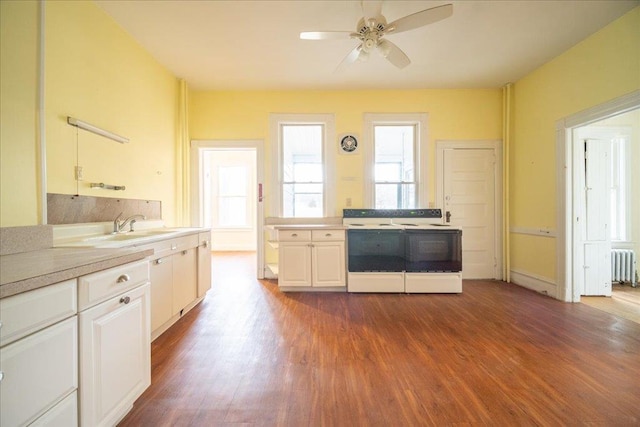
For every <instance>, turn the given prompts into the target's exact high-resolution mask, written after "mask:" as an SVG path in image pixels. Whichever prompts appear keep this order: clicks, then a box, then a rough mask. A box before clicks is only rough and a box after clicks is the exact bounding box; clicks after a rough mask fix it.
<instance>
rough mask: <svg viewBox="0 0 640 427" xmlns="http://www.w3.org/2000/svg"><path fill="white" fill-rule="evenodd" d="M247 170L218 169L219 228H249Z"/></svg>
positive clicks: (236, 168) (231, 167)
mask: <svg viewBox="0 0 640 427" xmlns="http://www.w3.org/2000/svg"><path fill="white" fill-rule="evenodd" d="M247 195H248V182H247V168H246V167H244V166H220V167H219V168H218V224H217V226H219V227H248V226H249V224H248V218H247V210H248V208H247V202H248V199H247Z"/></svg>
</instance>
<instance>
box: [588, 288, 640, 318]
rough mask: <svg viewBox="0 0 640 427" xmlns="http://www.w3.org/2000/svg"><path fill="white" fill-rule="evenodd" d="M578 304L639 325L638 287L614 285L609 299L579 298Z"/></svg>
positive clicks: (639, 302)
mask: <svg viewBox="0 0 640 427" xmlns="http://www.w3.org/2000/svg"><path fill="white" fill-rule="evenodd" d="M580 302H582V303H584V304H587V305H588V306H590V307H594V308H597V309H599V310H602V311H606V312H607V313H611V314H615V315H616V316H619V317H624V318H625V319H629V320H631V321H633V322H636V323H640V287H635V288H633V287H631V285H628V284H625V285H621V284H619V283H614V284H613V286H612V289H611V297H584V296H583V297H581V298H580Z"/></svg>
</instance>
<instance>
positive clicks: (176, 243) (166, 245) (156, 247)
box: [140, 233, 211, 260]
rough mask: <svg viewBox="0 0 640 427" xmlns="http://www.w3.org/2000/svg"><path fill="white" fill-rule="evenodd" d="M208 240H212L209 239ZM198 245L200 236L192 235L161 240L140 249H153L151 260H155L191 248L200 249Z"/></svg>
mask: <svg viewBox="0 0 640 427" xmlns="http://www.w3.org/2000/svg"><path fill="white" fill-rule="evenodd" d="M207 234H208V233H207ZM208 240H211V239H210V238H209V239H208ZM198 244H199V239H198V234H190V235H188V236H184V237H177V238H174V239H166V240H160V241H157V242H154V243H149V244H147V245H141V246H140V248H141V249H153V255H151V257H150V258H151V260H155V259H158V258H162V257H165V256H169V255H172V254H174V253H177V252H181V251H184V250H187V249H190V248H196V247H198Z"/></svg>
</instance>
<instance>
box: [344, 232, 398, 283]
mask: <svg viewBox="0 0 640 427" xmlns="http://www.w3.org/2000/svg"><path fill="white" fill-rule="evenodd" d="M404 235H405V233H404V231H403V230H373V229H364V230H360V229H359V230H347V271H348V272H349V273H360V272H379V271H393V272H401V271H404V264H405V262H404V251H405V241H404Z"/></svg>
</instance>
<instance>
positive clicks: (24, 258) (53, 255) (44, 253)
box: [0, 248, 153, 298]
mask: <svg viewBox="0 0 640 427" xmlns="http://www.w3.org/2000/svg"><path fill="white" fill-rule="evenodd" d="M152 254H153V250H151V249H147V250H141V249H139V248H118V249H104V248H50V249H40V250H34V251H29V252H22V253H17V254H11V255H2V256H0V298H5V297H8V296H11V295H15V294H19V293H21V292H26V291H30V290H32V289H37V288H41V287H43V286H48V285H52V284H54V283H58V282H62V281H64V280H68V279H73V278H75V277H79V276H82V275H85V274H89V273H94V272H96V271H100V270H105V269H108V268H111V267H116V266H118V265H122V264H126V263H129V262H133V261H138V260H141V259H144V258H146V257H147V256H149V255H152Z"/></svg>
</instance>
